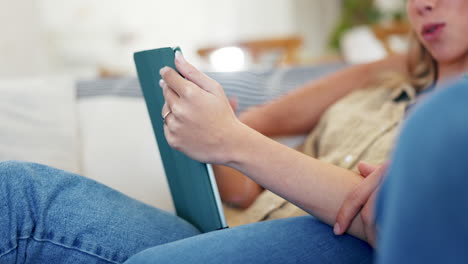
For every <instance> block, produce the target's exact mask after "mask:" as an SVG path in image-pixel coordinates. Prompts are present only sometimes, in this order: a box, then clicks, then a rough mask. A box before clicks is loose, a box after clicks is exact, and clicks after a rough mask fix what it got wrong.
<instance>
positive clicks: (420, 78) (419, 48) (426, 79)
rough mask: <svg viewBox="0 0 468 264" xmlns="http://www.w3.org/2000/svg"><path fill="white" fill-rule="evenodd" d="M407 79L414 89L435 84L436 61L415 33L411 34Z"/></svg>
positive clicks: (436, 76)
mask: <svg viewBox="0 0 468 264" xmlns="http://www.w3.org/2000/svg"><path fill="white" fill-rule="evenodd" d="M407 67H408V69H407V70H408V80H409V83H410V84H411V85H412V86H413V87H414V88H415V89H416V91H418V92H419V91H422V90H424V89H426V88H428V87H431V86H433V85H435V84H436V82H437V78H438V65H437V61H436V60H435V59H434V57H432V55H431V53H430V52H429V51H428V50H427V49H426V47H424V45H423V44H422V43H421V42H420V41H419V40H418V38H417V37H416V34H415V33H413V34H411V37H410V49H409V52H408V62H407Z"/></svg>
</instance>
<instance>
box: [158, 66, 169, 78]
mask: <svg viewBox="0 0 468 264" xmlns="http://www.w3.org/2000/svg"><path fill="white" fill-rule="evenodd" d="M168 70H169V67H167V66H166V67H164V68H162V69H161V70H159V74H160V75H161V76H163V75H164V73H166V72H167V71H168Z"/></svg>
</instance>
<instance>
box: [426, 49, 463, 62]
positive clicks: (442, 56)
mask: <svg viewBox="0 0 468 264" xmlns="http://www.w3.org/2000/svg"><path fill="white" fill-rule="evenodd" d="M429 51H430V53H431V54H432V57H434V59H435V60H436V61H437V62H438V63H453V62H456V61H459V60H462V59H463V60H466V56H467V54H468V50H459V51H457V50H456V49H454V48H453V47H434V48H431V49H429Z"/></svg>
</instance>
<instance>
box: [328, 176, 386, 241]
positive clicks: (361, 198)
mask: <svg viewBox="0 0 468 264" xmlns="http://www.w3.org/2000/svg"><path fill="white" fill-rule="evenodd" d="M376 172H378V171H376ZM378 184H379V178H377V177H370V178H367V179H364V180H363V181H362V182H361V183H359V184H358V185H357V186H356V187H355V188H354V189H353V191H352V192H351V193H349V194H348V195H347V196H346V199H345V200H344V202H343V204H342V205H341V207H340V210H339V211H338V214H337V216H336V224H335V227H334V229H333V231H334V232H335V234H337V235H342V234H344V233H345V232H346V230H348V228H349V226H350V225H351V223H352V221H353V219H354V218H355V217H356V216H357V214H358V213H359V211H360V210H361V208H362V207H363V206H364V205H365V203H366V202H367V201H368V199H369V197H370V196H371V195H372V193H373V191H374V190H375V189H376V188H377V186H378Z"/></svg>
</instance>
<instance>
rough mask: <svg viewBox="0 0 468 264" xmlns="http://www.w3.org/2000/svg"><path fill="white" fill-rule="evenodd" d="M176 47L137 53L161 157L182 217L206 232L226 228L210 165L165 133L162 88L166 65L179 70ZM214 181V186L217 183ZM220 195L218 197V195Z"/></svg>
mask: <svg viewBox="0 0 468 264" xmlns="http://www.w3.org/2000/svg"><path fill="white" fill-rule="evenodd" d="M174 58H175V49H173V48H161V49H155V50H146V51H141V52H137V53H135V54H134V60H135V65H136V68H137V72H138V78H139V80H140V86H141V89H142V91H143V95H144V97H145V100H146V105H147V108H148V112H149V115H150V118H151V122H152V125H153V130H154V133H155V135H156V141H157V143H158V147H159V151H160V153H161V159H162V161H163V165H164V170H165V172H166V177H167V181H168V183H169V188H170V190H171V194H172V198H173V201H174V206H175V208H176V213H177V215H178V216H180V217H182V218H184V219H185V220H187V221H188V222H190V223H192V224H193V225H194V226H196V227H197V228H198V229H199V230H200V231H202V232H209V231H213V230H218V229H222V228H225V227H226V224H225V221H224V215H221V214H222V212H221V214H220V212H219V211H220V210H219V207H220V204H219V194H218V193H217V188H214V187H213V186H216V183H213V182H212V181H214V179H212V177H210V174H209V173H208V169H207V166H206V164H204V163H200V162H197V161H195V160H192V159H191V158H189V157H188V156H186V155H184V154H183V153H181V152H179V151H176V150H174V149H173V148H171V147H170V146H169V144H168V143H167V141H166V138H165V136H164V128H163V127H164V122H163V120H162V117H161V110H162V107H163V105H164V97H163V93H162V89H161V88H160V87H159V80H160V79H161V75H160V74H159V70H160V69H161V68H163V67H164V66H169V67H171V68H173V69H176V67H175V63H174ZM213 184H214V185H213ZM216 195H218V199H217V197H215V196H216Z"/></svg>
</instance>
